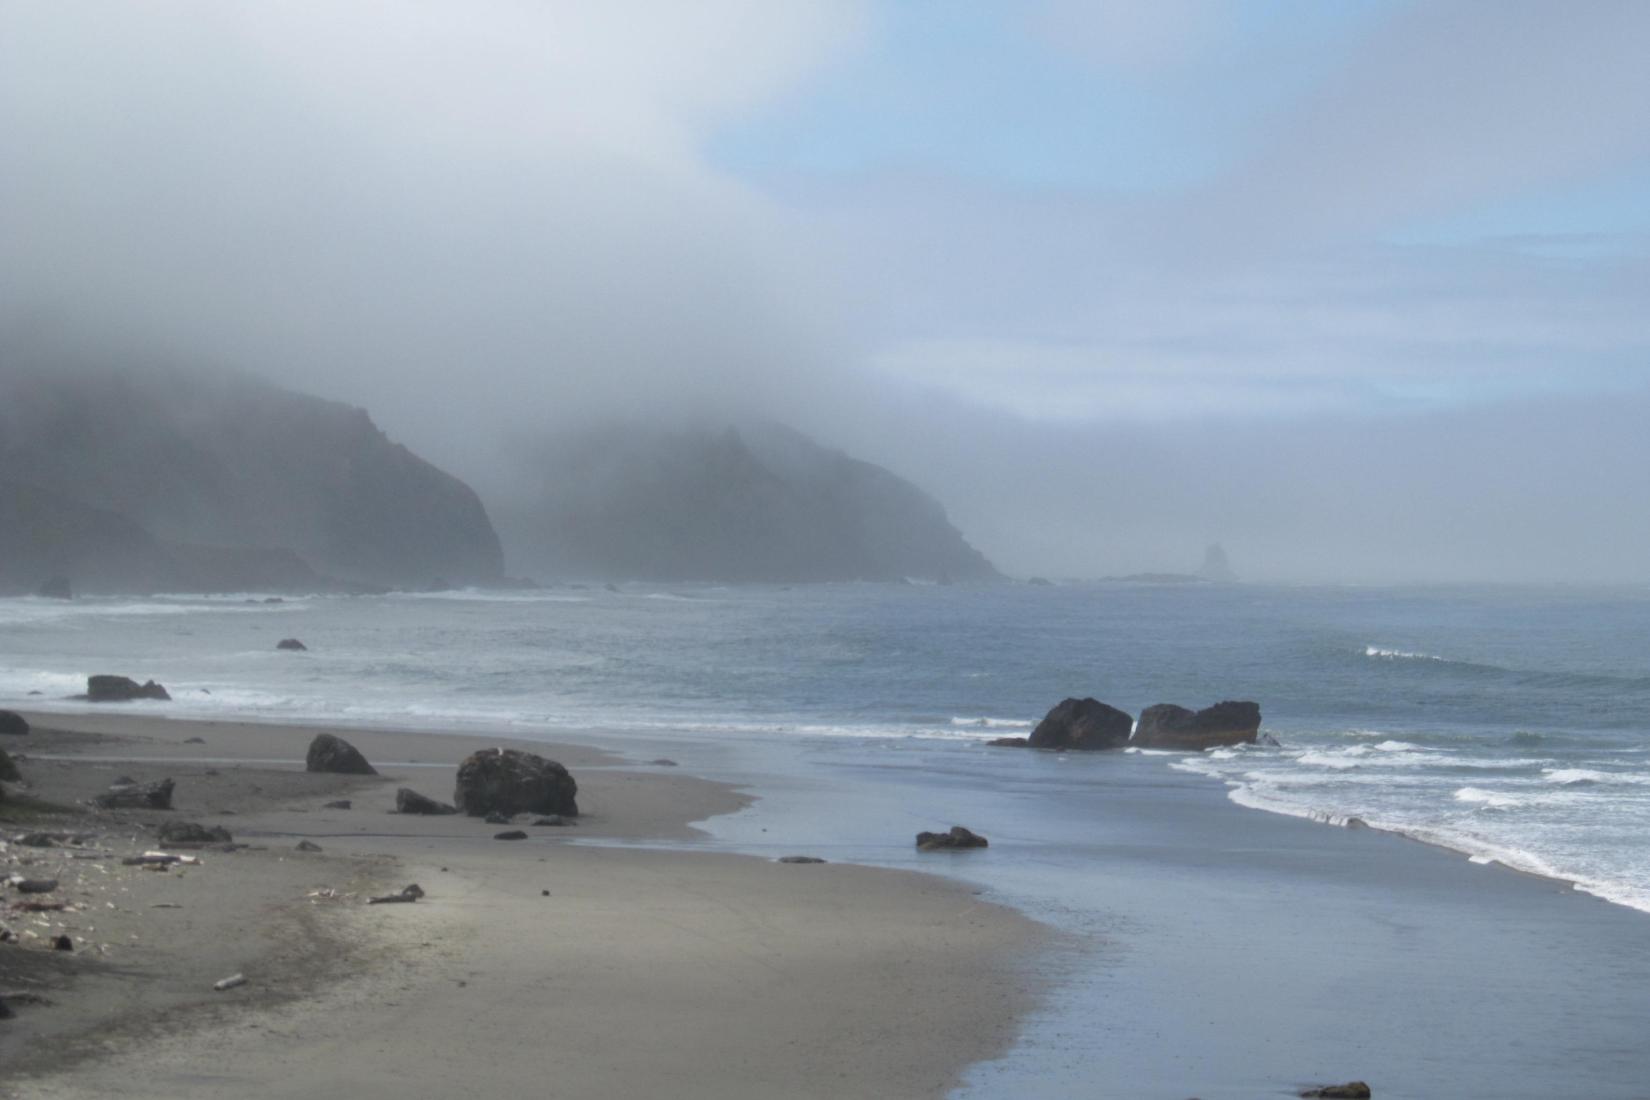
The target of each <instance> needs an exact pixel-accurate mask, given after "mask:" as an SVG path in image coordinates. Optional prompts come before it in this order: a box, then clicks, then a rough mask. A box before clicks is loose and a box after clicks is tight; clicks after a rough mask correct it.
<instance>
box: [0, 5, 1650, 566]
mask: <svg viewBox="0 0 1650 1100" xmlns="http://www.w3.org/2000/svg"><path fill="white" fill-rule="evenodd" d="M1647 47H1650V4H1644V3H1640V2H1624V3H1588V2H1585V0H1582V2H1567V3H1563V4H1560V3H1556V2H1548V3H1525V2H1520V0H1499V2H1496V3H1448V2H1432V3H1425V4H1421V3H1374V2H1370V3H1352V2H1347V3H1317V2H1314V3H1305V2H1299V3H1297V2H1274V3H1265V4H1239V3H1201V2H1190V0H1153V2H1150V3H1145V2H1141V3H1134V4H1128V3H1110V2H1103V0H1089V2H1075V0H1070V2H1068V0H1048V2H1041V3H1034V2H1024V3H1006V2H1004V3H993V4H986V3H967V2H960V0H952V2H947V3H943V4H942V3H937V2H935V3H885V4H858V3H850V2H847V0H840V2H834V3H827V4H820V5H811V4H805V3H801V2H787V3H782V4H775V3H770V2H766V0H750V2H737V0H710V2H705V0H698V2H696V3H694V4H678V3H664V2H658V3H611V2H604V3H601V4H596V3H589V4H559V3H530V2H527V0H517V2H503V0H492V2H480V0H466V2H462V3H460V2H456V0H455V2H451V3H420V2H416V0H396V2H390V0H381V2H363V3H350V2H341V0H307V2H306V0H287V2H282V3H252V2H246V3H231V2H227V0H200V2H194V3H165V2H160V0H156V2H149V3H137V2H133V3H129V4H124V5H120V4H107V3H89V2H88V3H75V2H72V0H39V2H25V0H0V326H3V329H0V335H3V334H4V332H14V333H16V332H25V333H32V334H40V333H50V334H53V335H55V336H58V337H61V338H64V339H73V340H79V341H82V342H85V343H87V344H89V345H93V346H97V347H100V348H110V349H126V348H131V347H135V346H137V345H138V344H140V343H141V344H143V345H145V346H147V347H151V348H153V347H159V348H162V349H166V354H172V355H176V356H177V357H180V358H190V359H197V360H207V361H212V362H222V363H227V364H231V365H238V366H243V367H247V368H249V369H253V370H255V371H258V372H260V373H263V374H266V375H269V376H271V377H273V378H276V379H278V380H281V381H284V382H287V383H289V384H292V385H295V386H298V387H300V388H304V389H308V390H311V391H314V392H319V393H322V394H324V395H327V396H332V397H337V398H341V399H345V400H350V401H353V402H357V403H360V404H364V405H367V406H368V407H369V408H371V409H372V410H373V412H374V414H375V416H376V417H377V419H378V420H379V422H380V423H381V424H382V425H384V426H385V427H386V428H387V429H388V430H389V431H390V432H391V433H392V434H393V435H395V436H396V437H397V438H399V439H401V440H403V441H404V442H407V443H408V444H409V445H411V446H413V447H414V448H415V449H418V450H420V451H421V452H423V453H425V454H427V455H429V456H430V457H432V458H434V459H436V460H437V461H441V462H444V463H446V464H448V465H449V466H451V467H453V468H454V469H455V470H456V471H457V472H459V473H461V474H465V475H467V476H469V477H471V478H472V479H474V480H476V481H477V482H478V483H479V484H481V485H482V486H483V488H486V487H487V486H488V485H489V484H492V485H501V484H503V480H502V478H501V477H500V476H499V473H498V471H499V470H500V469H501V467H500V466H499V465H498V464H497V457H498V452H499V450H500V444H501V441H502V440H505V439H507V438H509V437H511V436H512V435H514V434H515V433H518V432H520V431H523V430H538V431H544V430H554V426H555V425H557V424H561V423H564V422H568V421H574V422H577V421H587V420H592V419H601V418H606V417H611V416H615V415H632V416H659V415H689V416H697V417H711V418H714V417H717V416H772V417H777V418H779V419H784V420H788V421H790V422H792V423H795V424H797V426H799V427H802V428H804V429H805V430H808V431H811V432H813V433H815V434H816V435H818V436H819V437H820V438H821V439H823V440H825V441H826V442H830V443H834V444H836V445H840V446H843V447H846V448H848V449H850V450H852V451H853V452H855V453H856V454H860V455H863V456H865V457H868V458H871V459H873V460H877V461H882V462H885V463H886V464H888V465H890V466H891V467H893V468H894V469H896V470H897V471H898V472H901V473H904V474H906V475H908V476H911V477H912V478H913V479H915V480H917V481H918V482H919V483H920V484H923V485H924V486H925V487H927V488H929V489H930V490H932V491H934V492H935V493H936V495H938V496H939V497H940V498H941V499H942V500H943V501H944V503H945V504H946V505H947V506H948V507H949V509H950V510H951V512H952V514H953V518H954V519H955V520H957V522H958V523H959V525H960V526H961V527H963V529H964V531H965V533H967V534H968V535H969V536H970V537H971V538H972V540H973V541H975V543H976V544H977V545H979V546H980V547H981V548H982V549H984V550H985V551H986V552H987V553H988V554H989V555H991V556H992V557H993V558H994V559H995V560H996V561H997V562H998V563H999V564H1000V565H1002V566H1003V567H1004V568H1006V569H1008V570H1010V571H1014V572H1035V573H1050V574H1070V575H1095V574H1104V573H1112V572H1127V571H1132V570H1146V569H1152V570H1157V569H1173V568H1190V567H1191V566H1193V565H1195V564H1196V562H1197V561H1198V560H1199V559H1200V558H1201V553H1202V546H1203V544H1204V543H1205V542H1206V541H1210V540H1214V539H1220V540H1222V541H1224V542H1225V543H1226V545H1227V548H1228V550H1229V551H1230V552H1231V556H1232V559H1233V563H1234V565H1235V566H1236V568H1237V569H1238V570H1239V571H1240V572H1242V573H1244V574H1246V575H1249V576H1256V577H1279V578H1300V579H1347V580H1383V579H1415V578H1420V579H1457V578H1483V579H1629V580H1650V554H1647V553H1646V552H1645V547H1646V545H1647V543H1650V488H1647V487H1646V472H1647V471H1650V432H1647V431H1645V430H1644V427H1643V425H1645V424H1646V423H1647V422H1650V370H1647V366H1650V359H1647V358H1646V352H1647V348H1650V308H1647V306H1650V110H1647V109H1646V104H1650V65H1646V64H1645V63H1644V61H1643V57H1644V54H1645V51H1646V48H1647ZM3 346H4V345H3V343H0V347H3ZM122 353H123V352H120V351H105V352H104V354H112V355H119V354H122Z"/></svg>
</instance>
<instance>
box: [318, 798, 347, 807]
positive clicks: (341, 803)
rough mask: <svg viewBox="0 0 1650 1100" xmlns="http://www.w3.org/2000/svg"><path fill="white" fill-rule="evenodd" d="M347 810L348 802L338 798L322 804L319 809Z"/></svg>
mask: <svg viewBox="0 0 1650 1100" xmlns="http://www.w3.org/2000/svg"><path fill="white" fill-rule="evenodd" d="M349 808H350V800H349V799H347V798H340V799H338V800H336V801H334V802H327V803H323V804H322V806H321V809H323V810H347V809H349Z"/></svg>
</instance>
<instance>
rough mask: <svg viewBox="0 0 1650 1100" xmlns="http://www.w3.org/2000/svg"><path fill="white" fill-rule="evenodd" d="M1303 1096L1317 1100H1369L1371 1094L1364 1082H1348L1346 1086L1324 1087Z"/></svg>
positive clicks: (1302, 1094) (1308, 1091) (1311, 1090)
mask: <svg viewBox="0 0 1650 1100" xmlns="http://www.w3.org/2000/svg"><path fill="white" fill-rule="evenodd" d="M1301 1096H1302V1097H1306V1098H1316V1100H1369V1097H1370V1092H1369V1086H1368V1085H1366V1084H1364V1083H1363V1082H1362V1081H1348V1082H1347V1083H1346V1084H1344V1085H1324V1086H1323V1087H1322V1088H1315V1089H1307V1090H1306V1091H1305V1092H1303V1093H1301Z"/></svg>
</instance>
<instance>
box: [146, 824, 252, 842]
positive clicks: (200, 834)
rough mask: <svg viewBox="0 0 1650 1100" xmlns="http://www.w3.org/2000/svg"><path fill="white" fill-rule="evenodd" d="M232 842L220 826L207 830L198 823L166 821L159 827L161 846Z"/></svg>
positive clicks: (227, 831)
mask: <svg viewBox="0 0 1650 1100" xmlns="http://www.w3.org/2000/svg"><path fill="white" fill-rule="evenodd" d="M234 840H235V838H234V837H233V836H231V835H230V833H229V830H228V829H225V828H224V827H223V826H222V825H213V826H211V827H210V828H208V827H207V826H205V825H202V824H200V823H199V822H198V821H168V822H166V823H165V824H163V825H161V827H160V842H161V843H162V844H171V845H183V844H232V843H234Z"/></svg>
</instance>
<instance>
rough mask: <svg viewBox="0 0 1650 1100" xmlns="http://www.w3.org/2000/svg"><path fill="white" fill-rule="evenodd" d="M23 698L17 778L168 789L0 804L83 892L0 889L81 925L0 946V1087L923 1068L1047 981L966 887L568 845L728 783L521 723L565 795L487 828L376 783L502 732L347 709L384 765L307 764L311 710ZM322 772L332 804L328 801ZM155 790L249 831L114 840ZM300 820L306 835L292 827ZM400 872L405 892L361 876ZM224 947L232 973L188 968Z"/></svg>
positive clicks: (392, 876) (728, 797)
mask: <svg viewBox="0 0 1650 1100" xmlns="http://www.w3.org/2000/svg"><path fill="white" fill-rule="evenodd" d="M31 720H32V721H33V722H34V723H35V725H36V731H35V732H34V733H31V734H30V735H28V736H27V737H25V738H15V739H8V740H7V744H6V745H5V748H6V749H7V751H8V752H11V753H13V755H14V756H16V755H19V754H21V755H23V757H24V759H23V760H22V761H21V767H22V770H23V773H24V776H25V779H27V780H28V781H29V783H30V786H31V790H30V792H29V793H32V794H34V795H37V796H38V797H40V798H41V799H44V800H47V801H50V802H53V803H57V804H63V805H71V804H76V803H78V802H79V801H80V800H82V799H85V798H87V797H90V796H91V795H92V794H94V793H96V792H98V791H101V790H103V789H105V788H106V787H107V786H108V784H109V782H111V781H112V780H113V779H114V778H116V777H117V776H125V777H129V778H132V779H135V780H138V781H139V782H146V781H149V780H150V779H154V778H160V777H162V776H169V777H171V778H173V779H174V780H175V781H176V783H177V789H176V793H175V795H174V806H175V810H174V811H173V812H172V813H169V814H168V813H163V812H160V811H142V812H138V811H121V812H119V813H104V814H97V815H89V816H88V815H85V814H83V813H81V814H75V815H71V816H67V817H64V816H59V815H52V814H50V813H45V814H32V813H28V812H24V813H22V816H21V817H20V816H19V814H20V810H19V807H18V805H17V804H16V803H15V802H8V803H5V804H0V807H3V808H0V820H5V819H6V817H7V815H10V816H11V818H12V820H6V821H5V824H4V827H3V828H0V834H4V835H6V836H10V837H15V836H16V835H17V834H19V833H20V832H22V831H24V830H28V829H34V830H57V831H68V832H81V833H90V834H92V835H90V836H88V837H87V839H86V840H85V841H84V843H83V846H81V847H79V848H62V847H58V848H45V849H33V848H30V849H25V848H22V847H20V846H18V845H16V844H9V845H8V847H7V849H6V850H5V851H4V852H3V853H0V858H4V859H5V860H6V861H7V867H6V870H7V872H8V873H9V872H11V871H20V872H23V873H27V874H28V875H29V876H31V877H58V878H59V879H60V881H61V885H60V888H59V890H58V892H56V893H55V894H54V895H53V896H54V897H61V898H65V899H67V900H70V901H72V902H73V903H74V904H75V906H76V909H77V911H75V912H68V913H44V914H20V913H16V912H13V911H11V910H10V909H6V910H4V911H0V921H3V922H4V923H5V925H6V926H7V927H10V928H13V929H15V930H17V931H19V932H34V933H35V934H36V935H37V936H39V937H46V936H48V935H53V934H56V933H57V932H58V931H64V932H67V934H69V935H71V936H73V937H74V938H75V940H76V945H77V950H76V951H74V952H72V953H68V954H65V953H59V952H52V951H49V950H46V949H45V947H44V944H43V942H41V940H40V939H26V940H25V942H23V943H21V944H5V945H0V993H6V992H12V993H15V992H19V991H21V992H24V993H27V994H30V996H27V997H25V998H21V999H19V998H13V1000H14V1001H15V1002H16V1004H15V1011H16V1017H15V1018H14V1019H11V1020H7V1021H5V1022H4V1023H3V1024H0V1066H4V1067H5V1073H4V1077H3V1078H0V1091H3V1092H4V1094H6V1095H9V1096H17V1097H85V1096H122V1097H147V1096H155V1097H161V1096H165V1097H208V1096H213V1097H216V1096H226V1095H233V1096H248V1097H313V1096H323V1095H350V1096H354V1097H368V1098H371V1097H380V1096H382V1097H390V1096H394V1097H405V1096H412V1095H433V1094H436V1093H437V1092H440V1093H450V1092H452V1091H453V1090H457V1089H470V1090H478V1089H479V1090H484V1091H485V1092H487V1093H489V1094H493V1093H498V1094H509V1093H513V1092H527V1091H529V1090H531V1091H533V1092H541V1093H550V1094H553V1095H556V1096H563V1097H611V1096H643V1095H662V1094H665V1093H669V1094H671V1095H675V1096H687V1097H697V1096H704V1097H712V1096H715V1097H721V1098H726V1097H746V1096H748V1097H772V1096H799V1097H808V1096H818V1097H851V1096H867V1097H870V1096H902V1097H904V1096H912V1097H919V1096H940V1095H944V1094H945V1093H946V1092H947V1091H948V1090H950V1089H951V1088H952V1087H953V1086H954V1085H955V1084H956V1082H957V1081H958V1080H959V1079H960V1075H961V1074H962V1072H963V1071H964V1070H965V1069H966V1067H967V1066H969V1065H970V1064H971V1063H973V1062H975V1061H977V1060H979V1059H982V1058H988V1057H990V1056H992V1055H994V1054H996V1053H998V1052H1000V1051H1002V1050H1004V1049H1006V1048H1007V1046H1008V1045H1009V1044H1010V1043H1011V1042H1012V1041H1013V1040H1014V1038H1015V1036H1016V1034H1017V1031H1018V1026H1019V1022H1020V1021H1021V1019H1022V1018H1023V1017H1024V1015H1025V1013H1026V1012H1027V1011H1028V1010H1029V1009H1030V1007H1031V1006H1032V1005H1033V1004H1034V1003H1035V1002H1036V1000H1037V997H1038V995H1039V992H1040V990H1039V988H1038V985H1037V982H1036V981H1035V980H1034V979H1033V978H1031V977H1029V976H1028V971H1027V969H1026V967H1025V963H1026V961H1027V959H1028V958H1030V957H1031V955H1032V954H1033V953H1034V952H1035V951H1036V950H1037V949H1038V948H1039V947H1040V946H1041V945H1043V944H1044V943H1046V942H1047V939H1046V931H1045V929H1043V927H1042V926H1040V925H1038V924H1036V923H1034V922H1032V921H1030V920H1028V919H1026V918H1024V917H1022V916H1020V915H1018V914H1016V913H1015V912H1013V911H1011V910H1008V909H1004V908H1002V907H1000V906H995V905H991V904H987V903H984V902H982V901H981V900H980V898H979V897H977V896H976V893H975V891H973V890H971V889H969V888H968V887H966V886H962V885H958V884H955V883H952V882H947V881H944V880H941V879H938V878H935V877H933V876H929V875H922V874H914V873H910V872H899V871H887V870H878V869H873V868H867V867H857V866H849V865H841V864H834V863H833V864H827V865H801V866H798V865H788V864H780V863H776V862H773V861H771V860H766V859H759V858H752V857H746V856H733V855H724V854H716V853H711V852H693V851H682V850H673V851H655V850H647V849H646V848H640V847H601V846H596V845H584V844H576V843H570V842H569V841H572V840H575V839H577V840H587V841H602V840H630V841H641V840H647V839H650V838H660V839H670V840H673V841H675V842H678V843H680V842H681V841H683V840H691V838H692V837H693V836H694V835H695V833H694V830H693V828H692V825H691V823H692V822H694V821H699V820H703V819H704V818H706V817H708V816H711V815H713V814H718V813H726V812H730V811H732V810H735V809H737V808H739V807H740V806H741V805H744V804H746V802H747V801H748V796H747V795H745V794H743V793H741V792H740V791H738V790H736V789H734V788H732V787H729V786H727V785H725V784H720V783H714V782H710V781H706V780H702V779H698V778H695V777H692V776H689V775H683V774H681V773H680V772H679V770H677V769H672V768H666V767H659V766H651V765H645V764H633V763H629V762H626V761H625V760H624V759H623V758H621V757H619V756H617V755H614V754H610V753H606V752H603V751H601V750H599V749H593V748H589V747H583V746H546V745H543V744H536V745H525V744H523V745H522V746H521V747H527V748H531V749H533V750H534V751H537V752H540V753H542V754H544V755H547V756H550V757H552V758H554V759H558V760H561V761H562V762H563V763H564V764H566V765H567V766H568V767H569V768H570V769H571V770H572V771H573V772H574V774H575V776H576V777H577V778H578V780H579V787H580V791H579V801H580V805H581V809H583V810H584V811H585V815H584V816H583V817H581V818H580V819H579V822H578V824H577V825H575V826H573V827H570V828H561V829H556V828H534V827H531V826H528V825H525V824H523V825H521V827H522V828H524V829H525V830H526V831H527V832H529V833H530V834H531V835H530V837H529V839H527V840H525V841H517V842H503V841H497V840H494V839H493V834H494V833H496V832H498V831H500V829H501V828H502V827H501V826H495V825H488V824H485V823H483V822H481V821H480V820H478V819H472V818H467V817H463V816H443V817H411V816H406V815H396V814H390V813H389V812H387V811H388V810H389V809H390V808H391V807H392V806H393V802H394V792H395V789H396V788H397V787H398V786H411V787H413V788H415V789H418V790H421V791H422V792H424V793H426V794H429V795H431V796H434V797H437V798H442V799H448V798H450V796H451V790H452V777H453V769H454V767H455V766H456V764H457V762H458V761H459V760H460V759H461V758H462V756H463V755H465V754H466V753H468V752H470V751H473V750H474V749H476V748H477V747H480V745H484V744H498V743H502V744H509V742H497V741H481V742H478V740H477V739H476V738H473V737H462V736H443V735H433V734H397V733H384V732H376V731H344V732H343V736H345V737H347V738H348V739H349V740H350V741H351V742H353V743H354V744H355V745H357V747H359V748H360V749H361V750H362V751H363V753H365V755H366V756H367V757H368V759H370V760H372V761H373V762H374V763H375V764H376V765H377V766H378V767H379V769H380V771H381V772H382V773H383V775H382V776H380V777H345V776H319V775H310V774H308V773H305V772H304V771H303V770H302V764H301V760H302V756H303V751H304V748H305V746H306V745H307V744H308V742H309V740H310V738H311V737H312V736H313V734H314V732H315V730H314V729H307V728H296V727H280V726H266V725H256V724H235V723H195V722H179V721H171V720H164V719H145V718H141V717H137V716H133V715H129V714H124V713H121V712H118V711H111V712H106V713H98V714H94V715H86V716H79V715H76V716H65V715H36V716H31ZM54 730H57V731H62V732H53V731H54ZM197 737H198V738H200V739H201V742H200V743H193V742H191V741H190V740H189V739H190V738H197ZM60 757H61V758H62V759H58V758H60ZM340 798H348V799H349V800H350V801H351V803H352V807H351V808H350V809H348V810H331V809H325V808H323V807H324V803H326V802H329V801H333V800H335V799H340ZM225 811H231V812H227V813H226V812H225ZM167 818H181V819H186V820H196V821H200V822H201V823H202V824H206V825H215V824H222V825H224V826H226V827H227V828H229V829H230V830H231V831H232V832H233V833H234V835H235V840H236V841H237V842H240V843H244V844H247V845H250V847H248V848H245V849H241V850H238V851H233V852H219V851H213V850H210V849H208V850H204V851H201V852H198V853H194V854H196V855H198V857H199V859H200V864H199V865H198V866H187V867H182V868H173V869H171V870H168V871H163V872H157V871H150V870H146V869H143V868H139V867H124V866H122V865H121V864H120V859H119V857H120V856H121V855H123V854H128V853H131V852H134V851H138V850H141V849H144V848H153V847H155V846H156V841H155V838H154V835H153V833H152V832H151V831H150V829H151V828H152V827H153V826H154V824H155V823H157V822H158V821H160V820H164V819H167ZM25 819H26V820H25ZM305 839H307V840H309V841H311V842H312V843H315V844H319V845H320V846H321V847H322V849H323V851H322V852H321V853H302V852H298V851H296V850H295V846H296V844H297V843H298V842H299V841H300V840H305ZM83 856H84V857H89V858H78V857H83ZM24 860H29V861H32V862H30V863H28V864H27V865H24V864H23V863H22V861H24ZM409 882H417V883H418V884H420V885H421V886H422V887H423V889H424V890H425V891H426V896H425V897H424V898H423V899H422V900H421V901H419V902H417V903H415V904H411V905H378V906H368V905H366V904H365V899H366V897H367V896H369V895H371V894H374V893H385V892H390V891H392V890H396V889H399V888H400V887H402V886H403V885H405V884H406V883H409ZM546 892H548V893H546ZM11 900H13V895H12V894H10V893H9V892H8V894H7V901H11ZM232 973H242V974H244V975H245V976H246V978H247V983H246V984H245V985H243V986H240V987H239V988H236V989H232V990H227V991H224V992H215V991H213V989H212V983H213V982H214V981H216V980H218V979H220V978H223V977H226V976H228V975H229V974H232Z"/></svg>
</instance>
